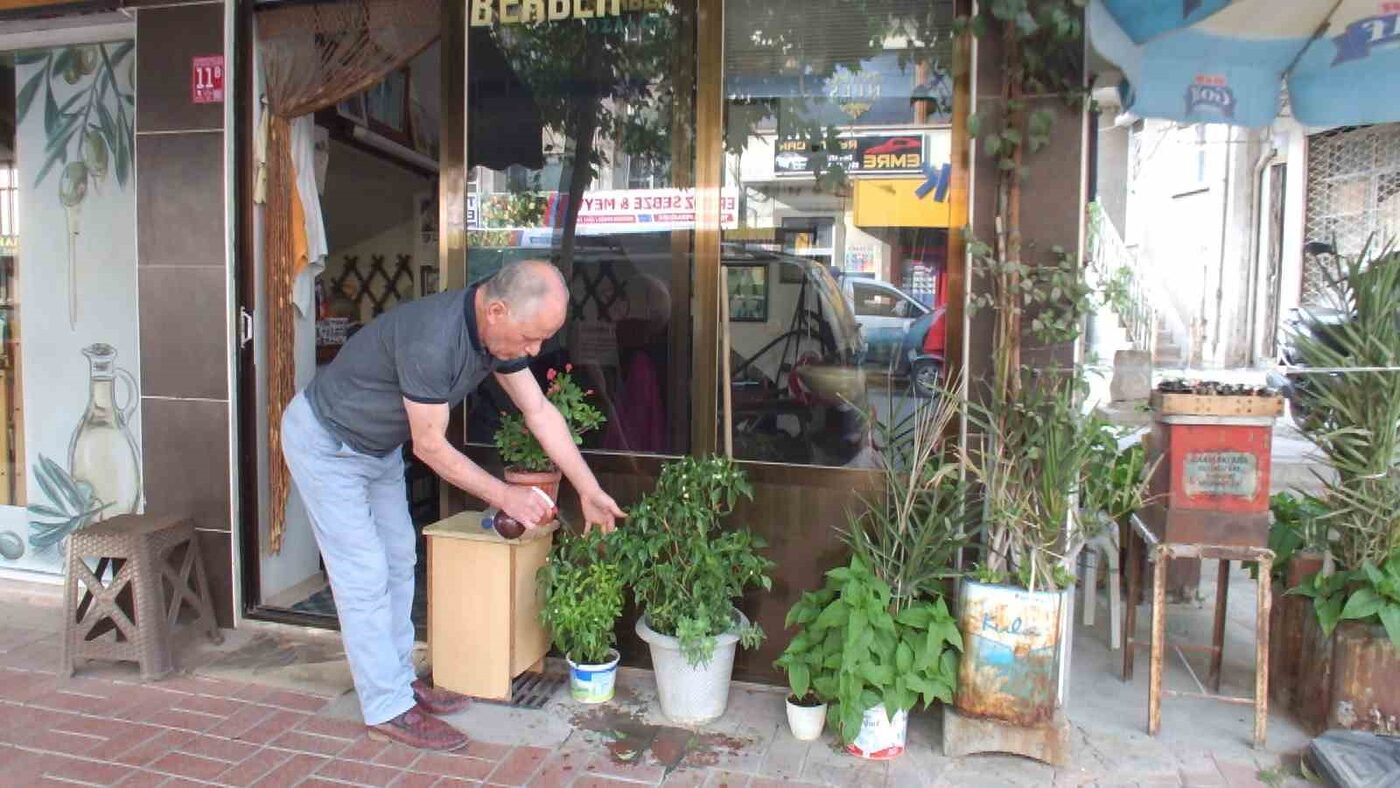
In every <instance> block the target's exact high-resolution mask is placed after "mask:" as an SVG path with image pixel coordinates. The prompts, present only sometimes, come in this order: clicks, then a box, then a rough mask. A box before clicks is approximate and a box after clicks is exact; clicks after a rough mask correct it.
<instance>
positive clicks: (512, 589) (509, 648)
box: [423, 511, 558, 700]
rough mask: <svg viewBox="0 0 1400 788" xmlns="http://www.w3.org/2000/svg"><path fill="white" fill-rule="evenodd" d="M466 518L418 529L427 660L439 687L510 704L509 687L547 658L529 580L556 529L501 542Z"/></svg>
mask: <svg viewBox="0 0 1400 788" xmlns="http://www.w3.org/2000/svg"><path fill="white" fill-rule="evenodd" d="M482 517H483V514H482V512H479V511H466V512H462V513H460V514H457V515H454V516H452V517H449V518H447V519H445V520H442V521H439V522H437V523H434V524H433V525H431V526H428V527H427V528H425V529H423V535H424V536H425V537H427V540H428V652H429V656H430V658H431V660H432V666H433V681H434V683H436V684H437V685H438V686H439V687H444V688H446V689H449V690H452V691H454V692H460V693H463V694H465V695H471V696H473V697H477V698H487V699H492V700H509V699H510V694H511V681H512V679H514V678H515V677H516V676H518V675H520V674H521V673H524V672H526V671H539V670H540V669H541V667H542V666H543V662H544V657H545V654H546V653H548V651H549V632H548V631H547V630H546V629H545V628H544V626H543V625H541V624H540V619H539V613H540V599H539V592H538V586H537V584H536V582H535V574H536V572H537V571H538V570H539V568H540V567H541V566H543V565H544V563H545V560H546V559H548V557H549V548H550V545H551V544H552V542H553V541H554V537H553V534H554V531H555V530H556V529H557V528H558V525H557V524H556V525H550V526H546V527H543V528H537V529H534V530H532V531H527V532H526V533H525V535H524V536H522V537H521V538H520V539H517V540H513V541H512V540H506V539H502V538H501V537H500V536H499V535H498V534H497V533H496V532H495V531H494V530H488V529H484V528H482V527H481V523H482Z"/></svg>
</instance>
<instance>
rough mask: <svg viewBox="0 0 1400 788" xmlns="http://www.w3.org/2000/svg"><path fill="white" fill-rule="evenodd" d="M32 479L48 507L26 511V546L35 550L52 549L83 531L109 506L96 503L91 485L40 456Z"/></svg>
mask: <svg viewBox="0 0 1400 788" xmlns="http://www.w3.org/2000/svg"><path fill="white" fill-rule="evenodd" d="M34 479H35V480H36V481H37V482H38V483H39V489H40V490H42V491H43V492H44V495H45V496H46V497H47V498H48V499H49V502H48V503H47V504H43V503H31V504H29V507H28V511H29V518H30V519H29V544H30V546H31V547H33V548H34V549H36V550H43V549H45V548H49V547H53V546H54V545H56V544H58V543H59V542H61V541H63V540H64V539H65V538H67V537H68V535H69V534H71V533H73V532H74V531H77V530H79V529H82V528H86V527H87V526H88V525H91V524H92V523H93V522H94V521H95V520H96V519H97V517H98V516H99V515H100V514H102V512H103V511H105V510H106V509H107V508H108V507H110V506H111V504H108V503H103V502H102V501H100V500H98V498H97V496H96V495H95V494H94V492H93V489H92V485H90V484H88V483H87V482H85V481H80V480H78V479H74V478H73V477H72V476H71V475H69V473H68V471H66V470H64V469H63V466H61V465H59V464H58V463H56V462H54V461H53V460H51V459H49V458H48V457H45V456H44V455H42V454H40V455H39V465H38V467H36V468H35V469H34Z"/></svg>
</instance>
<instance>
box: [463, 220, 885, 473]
mask: <svg viewBox="0 0 1400 788" xmlns="http://www.w3.org/2000/svg"><path fill="white" fill-rule="evenodd" d="M521 259H549V260H552V261H554V262H556V263H558V252H557V251H554V250H551V249H545V248H528V247H507V248H499V247H498V248H483V247H473V248H471V249H470V250H469V251H468V271H469V274H468V278H469V279H470V280H472V281H479V280H481V279H483V278H485V277H487V276H489V275H491V274H492V273H494V272H495V271H496V270H498V269H499V268H500V266H501V265H502V264H504V263H505V262H507V261H511V260H521ZM721 260H722V263H723V264H724V265H725V266H726V268H728V269H729V270H730V271H731V272H732V271H735V270H737V269H738V268H739V267H747V268H748V269H753V268H754V267H755V266H758V265H763V266H764V271H763V275H762V276H761V277H760V276H752V275H751V277H750V278H751V279H752V280H753V282H754V283H755V285H754V286H755V287H757V288H759V289H760V290H763V289H766V293H765V294H763V297H766V303H767V310H766V312H767V314H766V315H764V314H763V310H762V309H750V310H749V312H748V314H747V316H748V317H749V319H747V320H745V319H741V318H740V317H739V315H738V314H737V313H736V314H733V315H731V319H730V324H729V329H730V330H729V341H730V375H731V381H732V385H733V389H732V394H733V398H732V400H733V413H734V448H735V456H736V457H738V458H740V459H747V460H761V461H768V462H783V463H797V464H822V465H846V464H848V463H851V462H852V461H853V460H856V459H857V457H858V455H860V454H861V452H862V450H864V449H865V448H866V446H867V444H868V430H867V429H865V428H864V423H863V419H862V416H861V414H862V413H864V411H865V410H866V408H867V407H868V405H867V402H868V397H867V394H866V384H865V373H864V371H863V370H862V369H861V363H862V360H863V358H862V357H863V354H864V350H865V343H864V340H863V338H862V336H861V328H860V325H859V323H857V321H856V318H855V315H854V314H853V313H852V312H851V308H850V304H849V303H847V301H846V299H845V297H844V296H843V294H842V292H841V287H840V285H838V284H837V282H836V280H835V279H834V278H833V277H832V275H831V273H830V271H829V270H828V269H827V268H826V267H825V266H823V265H822V264H821V263H820V262H817V261H814V260H811V259H809V258H804V257H795V256H790V255H783V254H777V253H773V252H767V251H760V250H753V249H749V248H745V247H743V246H739V245H734V244H724V245H723V246H722V251H721ZM691 262H692V266H691V270H692V271H693V270H694V265H693V260H692V261H691ZM570 270H571V275H570V288H569V289H570V296H571V300H572V301H573V307H572V308H571V310H570V319H569V324H568V325H567V326H566V328H565V329H564V330H563V331H561V332H560V333H559V335H558V336H557V337H556V338H555V339H554V340H553V341H551V342H550V343H547V344H546V347H545V349H544V351H543V352H542V353H541V356H540V358H539V361H538V362H537V363H536V364H532V368H533V369H535V372H536V373H537V374H538V375H543V374H545V372H546V371H547V370H548V369H549V368H550V367H558V366H562V365H563V364H564V363H567V362H570V361H573V362H574V363H577V360H576V357H577V356H578V355H579V354H580V353H581V352H582V351H583V348H582V347H581V346H579V347H575V346H572V345H571V342H577V341H581V340H582V335H581V334H580V333H579V329H581V328H582V327H583V325H584V324H586V323H593V324H595V325H596V324H597V323H599V322H607V323H610V324H611V325H613V326H615V327H616V331H617V342H618V343H619V344H622V343H624V342H626V341H631V337H630V334H627V333H626V332H631V331H633V330H634V329H633V326H634V325H635V326H638V327H641V325H642V323H640V322H639V321H638V318H639V317H642V315H641V314H640V313H645V316H646V317H645V318H644V319H645V320H646V321H647V322H651V323H657V322H659V323H660V324H661V325H660V326H653V328H652V329H650V330H649V331H650V333H653V334H655V335H657V336H661V337H665V336H668V335H669V334H670V333H671V332H674V331H680V332H685V333H688V332H689V324H688V323H687V324H685V325H682V326H677V325H675V323H674V319H673V315H672V314H671V297H672V295H673V294H671V293H669V292H656V291H657V290H658V289H659V290H662V291H666V290H667V289H668V288H670V287H672V286H673V285H671V284H670V283H671V281H672V280H671V278H670V277H671V276H672V274H671V272H672V271H674V270H675V268H674V265H673V258H672V256H671V254H669V253H667V252H663V251H634V249H633V247H629V248H628V249H626V250H624V249H623V248H621V247H619V246H611V247H609V246H607V245H604V244H600V243H596V244H587V245H581V248H579V249H578V251H577V252H576V253H575V255H574V260H573V264H572V266H570ZM723 296H724V294H721V297H723ZM763 297H756V296H753V295H752V294H747V293H746V294H745V295H744V298H746V299H749V300H754V301H756V302H757V301H760V300H762V298H763ZM745 308H746V309H747V307H745ZM625 334H626V335H625ZM590 336H593V335H592V334H591V333H590ZM594 341H595V342H596V340H594ZM594 352H595V353H596V349H595V351H594ZM674 360H675V361H677V362H680V361H683V359H674ZM677 374H678V375H683V376H686V381H687V382H686V384H685V388H687V389H688V387H689V376H690V375H691V372H690V370H689V369H686V368H676V369H673V370H672V371H671V372H670V375H677ZM668 388H669V387H668ZM490 407H495V409H496V410H499V409H500V407H501V405H500V403H492V404H491V406H490ZM488 409H489V408H488ZM673 417H674V414H673ZM489 427H490V425H489V424H487V423H485V422H483V423H482V424H480V425H477V427H476V433H475V435H476V436H475V437H474V438H472V439H473V440H476V441H479V442H489V440H490V429H489Z"/></svg>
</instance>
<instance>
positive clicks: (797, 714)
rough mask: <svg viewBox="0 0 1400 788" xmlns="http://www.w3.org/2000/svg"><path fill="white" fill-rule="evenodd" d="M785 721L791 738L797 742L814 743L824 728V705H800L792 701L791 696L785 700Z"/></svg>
mask: <svg viewBox="0 0 1400 788" xmlns="http://www.w3.org/2000/svg"><path fill="white" fill-rule="evenodd" d="M787 719H788V728H789V729H791V730H792V737H793V738H794V739H797V740H798V741H816V740H817V739H820V738H821V737H822V729H824V728H825V727H826V704H825V703H814V704H802V703H797V702H795V701H794V699H793V696H791V695H789V696H788V698H787Z"/></svg>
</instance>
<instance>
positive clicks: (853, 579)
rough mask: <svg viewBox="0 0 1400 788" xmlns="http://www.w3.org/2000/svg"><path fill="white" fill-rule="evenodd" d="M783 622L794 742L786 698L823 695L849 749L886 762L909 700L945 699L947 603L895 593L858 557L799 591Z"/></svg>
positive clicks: (954, 645) (899, 746) (783, 664)
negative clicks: (787, 632) (817, 585)
mask: <svg viewBox="0 0 1400 788" xmlns="http://www.w3.org/2000/svg"><path fill="white" fill-rule="evenodd" d="M787 624H788V626H789V627H796V628H797V634H796V635H795V636H794V637H793V639H792V640H791V641H790V642H789V643H788V647H787V649H786V650H785V651H784V652H783V655H782V657H781V658H780V659H779V660H778V662H777V665H778V667H780V668H782V669H783V670H785V671H786V672H787V675H788V683H789V684H790V685H791V687H792V697H789V699H788V701H789V717H788V720H789V723H790V724H792V726H793V735H794V736H797V737H798V738H802V736H801V735H800V734H799V730H798V723H799V721H801V722H805V720H801V717H800V716H799V718H798V720H794V717H793V716H792V707H793V705H794V704H793V703H792V700H793V697H797V698H802V697H815V698H822V699H829V704H830V705H829V709H828V711H827V718H828V719H829V720H830V721H831V723H832V726H833V727H834V728H835V730H836V734H837V737H838V738H839V739H840V740H841V743H842V744H844V745H845V747H846V750H847V752H850V753H851V754H853V755H856V756H859V757H862V758H867V759H871V760H887V759H890V758H894V757H897V756H898V755H900V754H901V753H903V752H904V745H905V735H906V731H907V725H908V719H909V716H908V715H909V712H910V711H911V710H913V709H914V707H915V706H916V705H918V704H922V705H923V706H925V707H928V706H930V705H932V704H933V703H934V701H942V702H944V703H947V702H950V701H951V700H952V698H953V687H954V685H955V683H956V681H957V673H958V651H959V650H960V649H961V648H962V638H961V636H960V635H959V633H958V627H957V623H956V622H955V621H954V619H953V616H952V614H951V613H950V612H949V611H948V605H947V603H946V602H945V601H944V600H943V598H942V597H938V598H936V599H934V598H903V599H901V598H899V597H897V596H896V595H895V594H894V593H893V590H892V589H891V587H890V585H889V583H886V582H885V581H884V580H882V579H880V577H878V576H877V575H876V572H875V569H874V567H872V566H871V565H870V564H868V563H866V562H865V561H863V560H862V559H861V558H860V557H859V556H852V558H851V560H850V563H849V564H847V565H846V566H843V567H838V568H836V569H833V570H831V571H830V572H827V574H826V585H825V586H824V587H823V588H822V589H821V590H819V591H813V592H808V593H806V594H803V595H802V598H801V599H799V600H798V602H797V604H795V605H793V607H792V609H791V610H790V611H788V616H787ZM804 732H805V731H804ZM818 735H820V733H818Z"/></svg>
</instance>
